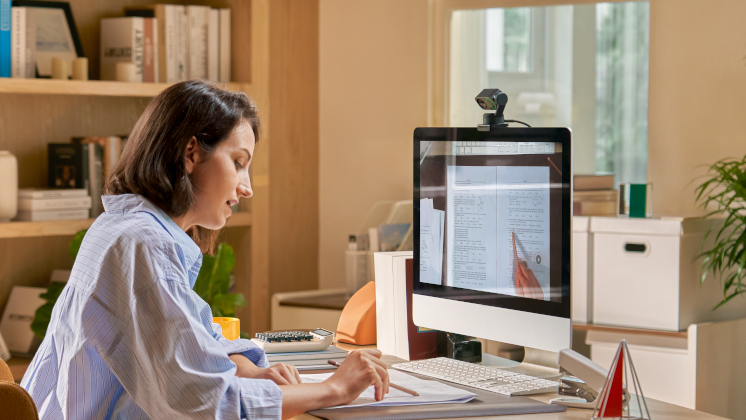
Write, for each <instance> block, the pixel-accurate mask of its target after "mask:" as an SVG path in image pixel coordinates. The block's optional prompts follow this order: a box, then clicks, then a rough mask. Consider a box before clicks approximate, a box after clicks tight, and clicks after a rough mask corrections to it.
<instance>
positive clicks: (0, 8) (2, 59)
mask: <svg viewBox="0 0 746 420" xmlns="http://www.w3.org/2000/svg"><path fill="white" fill-rule="evenodd" d="M12 22H13V17H12V16H11V13H10V0H0V77H10V74H11V55H12V54H11V23H12Z"/></svg>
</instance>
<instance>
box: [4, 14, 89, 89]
mask: <svg viewBox="0 0 746 420" xmlns="http://www.w3.org/2000/svg"><path fill="white" fill-rule="evenodd" d="M13 7H27V8H33V9H34V11H35V12H36V27H37V30H36V72H37V75H38V76H39V77H47V78H48V77H51V76H52V57H58V58H60V59H61V60H62V61H64V62H66V63H67V68H68V69H71V68H73V60H75V59H76V58H78V57H85V54H84V53H83V44H81V42H80V38H79V37H78V30H77V28H76V27H75V20H74V19H73V13H72V10H71V9H70V3H67V2H56V1H33V0H14V1H13Z"/></svg>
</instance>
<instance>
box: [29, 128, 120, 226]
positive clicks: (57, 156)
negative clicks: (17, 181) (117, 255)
mask: <svg viewBox="0 0 746 420" xmlns="http://www.w3.org/2000/svg"><path fill="white" fill-rule="evenodd" d="M125 141H126V139H125V138H124V137H121V136H108V137H74V138H73V139H72V141H71V142H70V143H49V144H48V145H47V148H48V182H47V183H48V187H49V189H46V190H45V189H24V190H19V194H18V199H19V200H18V208H19V212H18V216H16V220H20V221H29V222H41V221H49V220H75V219H87V218H89V217H91V218H95V217H97V216H98V215H99V214H101V213H103V211H104V208H103V203H102V202H101V195H102V194H103V190H104V184H105V181H106V178H107V177H108V176H109V174H110V173H111V171H112V169H113V168H114V165H116V163H117V161H118V160H119V156H120V154H121V151H122V147H123V144H124V142H125Z"/></svg>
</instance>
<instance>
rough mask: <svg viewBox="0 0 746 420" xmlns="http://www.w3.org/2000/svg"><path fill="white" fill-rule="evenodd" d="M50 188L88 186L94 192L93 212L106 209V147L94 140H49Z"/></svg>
mask: <svg viewBox="0 0 746 420" xmlns="http://www.w3.org/2000/svg"><path fill="white" fill-rule="evenodd" d="M47 147H48V151H49V156H48V157H49V162H48V168H49V170H48V184H49V187H50V188H85V189H86V190H87V191H88V194H89V195H90V196H91V199H92V203H91V215H92V217H96V216H98V215H99V214H101V212H102V211H103V204H102V203H101V193H102V191H103V181H104V176H103V159H104V152H103V148H102V147H101V146H99V145H98V144H94V143H67V144H65V143H49V144H48V145H47Z"/></svg>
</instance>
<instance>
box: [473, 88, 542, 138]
mask: <svg viewBox="0 0 746 420" xmlns="http://www.w3.org/2000/svg"><path fill="white" fill-rule="evenodd" d="M474 100H475V101H477V104H479V106H480V107H481V108H482V109H484V110H485V111H495V113H494V114H493V113H491V112H488V113H486V114H484V115H483V116H482V124H479V125H477V130H479V131H490V130H492V129H493V128H500V127H507V126H508V123H509V122H517V123H520V124H523V125H525V126H527V127H531V126H530V125H528V124H526V123H525V122H523V121H518V120H506V119H505V114H504V111H505V105H507V104H508V94H507V93H505V92H503V91H501V90H500V89H484V90H482V91H481V92H479V95H477V96H476V97H475V98H474Z"/></svg>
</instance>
